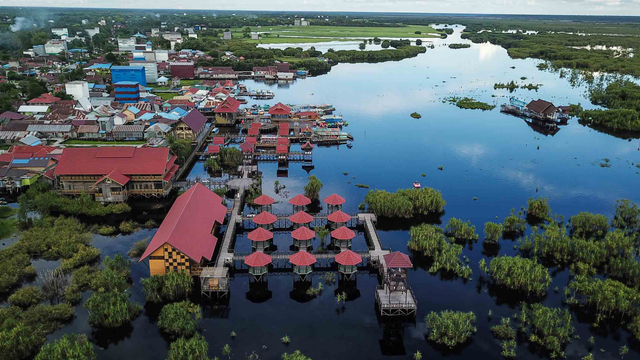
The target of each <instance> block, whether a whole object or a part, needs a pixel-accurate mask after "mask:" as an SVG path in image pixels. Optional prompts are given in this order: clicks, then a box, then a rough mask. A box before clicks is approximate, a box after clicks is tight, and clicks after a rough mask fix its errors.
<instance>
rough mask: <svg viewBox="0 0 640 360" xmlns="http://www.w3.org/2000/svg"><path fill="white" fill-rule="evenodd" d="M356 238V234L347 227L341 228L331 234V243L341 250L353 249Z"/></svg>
mask: <svg viewBox="0 0 640 360" xmlns="http://www.w3.org/2000/svg"><path fill="white" fill-rule="evenodd" d="M354 237H356V233H354V232H353V230H351V229H349V228H347V227H346V226H341V227H339V228H337V229H335V230H333V231H332V232H331V243H332V244H333V246H335V247H339V248H340V249H341V250H344V249H349V248H351V240H352V239H353V238H354Z"/></svg>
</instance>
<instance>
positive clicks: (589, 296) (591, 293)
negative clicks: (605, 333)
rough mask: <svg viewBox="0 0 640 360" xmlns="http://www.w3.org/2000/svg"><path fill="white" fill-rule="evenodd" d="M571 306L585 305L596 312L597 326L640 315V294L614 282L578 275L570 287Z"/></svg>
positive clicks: (569, 298) (568, 300)
mask: <svg viewBox="0 0 640 360" xmlns="http://www.w3.org/2000/svg"><path fill="white" fill-rule="evenodd" d="M568 289H569V290H570V291H569V292H568V298H567V302H568V303H569V304H573V305H577V304H582V305H585V306H587V307H589V308H591V309H593V310H594V311H595V314H596V320H595V323H596V325H597V324H598V323H599V322H600V321H601V320H604V319H607V318H609V319H613V318H618V319H624V318H625V316H633V315H636V314H638V312H639V311H638V306H640V292H638V290H637V289H634V288H630V287H628V286H626V285H625V284H623V283H621V282H619V281H617V280H613V279H605V280H601V279H598V278H590V277H587V276H582V275H578V276H576V277H575V278H574V279H573V280H572V281H571V282H570V283H569V285H568Z"/></svg>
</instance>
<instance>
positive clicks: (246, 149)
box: [238, 141, 255, 153]
mask: <svg viewBox="0 0 640 360" xmlns="http://www.w3.org/2000/svg"><path fill="white" fill-rule="evenodd" d="M238 147H239V148H240V150H242V152H243V153H253V151H254V150H255V144H252V143H250V142H248V141H245V142H243V143H242V144H240V146H238Z"/></svg>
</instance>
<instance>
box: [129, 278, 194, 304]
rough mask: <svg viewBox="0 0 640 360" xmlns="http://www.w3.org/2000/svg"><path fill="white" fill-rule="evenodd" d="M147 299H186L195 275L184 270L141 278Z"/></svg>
mask: <svg viewBox="0 0 640 360" xmlns="http://www.w3.org/2000/svg"><path fill="white" fill-rule="evenodd" d="M140 282H141V283H142V290H143V291H144V295H145V297H146V298H147V301H151V302H162V301H176V300H181V299H186V298H187V296H188V295H189V293H190V292H191V288H192V287H193V277H191V276H190V275H188V274H187V273H186V272H184V271H180V272H178V271H170V272H168V273H167V274H165V275H164V276H161V275H154V276H151V277H149V278H146V279H141V280H140Z"/></svg>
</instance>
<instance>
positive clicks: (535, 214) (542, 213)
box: [527, 198, 551, 221]
mask: <svg viewBox="0 0 640 360" xmlns="http://www.w3.org/2000/svg"><path fill="white" fill-rule="evenodd" d="M527 216H529V217H532V218H534V219H536V220H543V221H546V220H551V208H550V207H549V202H548V200H547V198H537V199H534V198H529V200H527Z"/></svg>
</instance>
